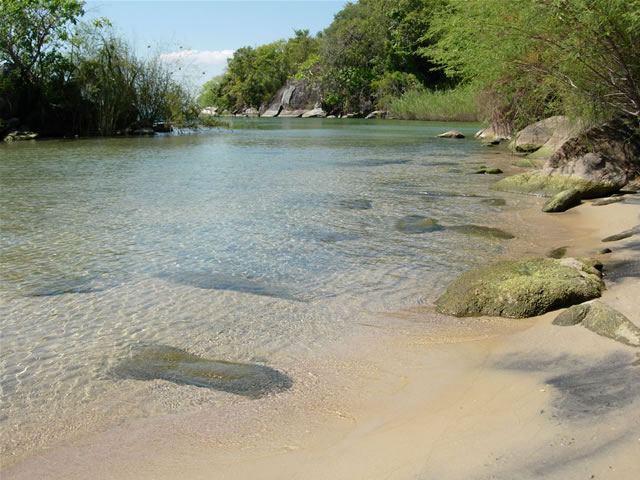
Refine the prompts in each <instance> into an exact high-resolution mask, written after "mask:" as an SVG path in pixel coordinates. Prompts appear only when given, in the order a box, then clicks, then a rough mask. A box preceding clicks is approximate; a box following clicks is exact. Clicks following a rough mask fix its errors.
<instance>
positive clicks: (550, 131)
mask: <svg viewBox="0 0 640 480" xmlns="http://www.w3.org/2000/svg"><path fill="white" fill-rule="evenodd" d="M580 129H581V125H580V124H579V123H578V122H572V121H571V120H570V119H569V118H568V117H565V116H561V115H558V116H555V117H549V118H545V119H544V120H540V121H539V122H536V123H534V124H531V125H529V126H527V127H525V128H524V129H522V130H520V131H519V132H518V133H517V134H516V135H515V136H514V138H513V141H512V142H511V144H510V147H511V149H512V150H515V151H516V152H519V153H529V154H530V156H531V157H533V158H549V157H550V156H551V155H552V154H553V153H554V152H555V151H556V150H557V149H558V148H560V146H561V145H563V144H564V143H565V142H566V141H567V140H569V139H570V138H572V137H573V136H575V135H577V134H578V133H579V132H580Z"/></svg>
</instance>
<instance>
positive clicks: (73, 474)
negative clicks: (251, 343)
mask: <svg viewBox="0 0 640 480" xmlns="http://www.w3.org/2000/svg"><path fill="white" fill-rule="evenodd" d="M511 198H517V196H513V197H511ZM634 198H637V195H636V196H634ZM638 210H639V208H638V204H637V203H636V204H632V203H626V202H625V203H617V204H612V205H606V206H601V207H593V206H592V205H591V202H586V203H584V204H583V205H581V206H579V207H576V208H574V209H572V210H569V211H567V212H564V213H561V214H544V213H542V212H540V211H539V207H532V208H527V209H524V210H517V211H512V212H510V213H507V214H504V215H508V216H511V221H509V227H511V226H513V228H515V229H516V230H519V231H520V232H525V231H529V232H539V231H543V232H545V236H544V237H542V236H535V235H533V236H528V237H526V239H527V240H526V242H524V244H523V245H520V247H518V249H517V250H519V252H516V251H515V250H514V251H509V250H508V252H507V254H508V255H509V256H513V255H520V256H527V255H529V256H530V255H536V254H537V255H544V253H545V252H546V251H548V250H549V249H551V248H556V247H560V246H565V245H566V246H568V247H569V248H568V252H567V256H597V255H596V253H597V251H598V250H599V249H600V248H603V246H611V248H612V249H613V250H614V251H613V253H611V254H608V255H603V256H601V257H600V259H601V260H602V261H603V263H604V264H605V272H606V273H607V275H608V276H607V277H605V281H606V283H607V290H606V291H605V293H604V295H603V297H602V300H603V301H604V302H605V303H607V304H609V305H611V306H612V307H614V308H616V309H618V310H619V311H620V312H622V313H623V314H625V315H626V316H627V317H628V318H629V319H630V320H632V321H633V322H634V323H636V324H640V318H638V313H637V312H636V310H637V307H636V302H635V298H634V295H637V293H635V292H637V291H638V287H640V280H638V278H637V277H636V276H634V274H633V271H634V269H633V268H631V269H629V268H627V269H626V270H625V268H624V267H625V265H626V266H628V265H634V264H635V265H637V263H638V261H640V252H638V247H637V243H634V239H633V237H632V238H631V239H627V240H622V241H619V242H614V244H602V243H601V242H600V240H601V239H602V238H605V237H606V236H609V235H611V234H615V233H619V232H620V231H623V230H626V229H628V228H631V227H633V226H634V225H636V224H637V223H638ZM547 233H548V235H547ZM610 266H613V270H612V269H611V267H610ZM627 270H629V271H630V272H628V271H627ZM620 272H621V273H620ZM557 313H558V311H555V312H550V313H548V314H545V315H542V316H540V317H535V318H531V319H524V320H511V319H497V318H489V317H477V318H471V319H469V318H466V319H465V318H462V319H459V318H453V317H443V316H441V315H438V314H436V313H435V312H434V311H433V308H432V307H428V306H422V307H421V306H417V307H410V308H407V309H404V310H402V311H399V312H390V313H376V314H375V315H373V319H374V321H373V322H372V323H371V324H369V325H362V326H361V327H360V328H358V329H357V330H358V332H357V338H354V339H353V342H351V341H346V342H345V343H347V344H348V345H344V346H343V347H342V349H340V350H339V351H336V352H332V353H331V354H330V355H327V358H326V359H319V361H318V364H317V365H314V366H313V367H312V368H309V369H308V371H306V372H305V373H306V374H307V375H308V377H309V380H308V381H304V382H301V383H302V384H301V385H299V386H298V387H296V388H295V389H294V391H292V392H291V394H290V395H291V397H289V398H288V396H289V394H287V395H283V396H273V397H269V398H266V399H264V401H260V402H247V403H246V404H243V405H242V406H241V408H240V409H239V410H241V411H240V412H237V411H234V409H232V408H219V409H218V410H216V411H212V410H211V409H204V410H202V411H201V412H198V413H191V414H177V415H170V416H165V417H161V418H147V419H142V420H140V421H136V422H134V423H133V424H125V425H122V426H117V427H114V428H111V429H110V430H108V431H106V432H104V433H99V434H96V435H92V436H91V437H90V438H80V439H76V440H74V441H71V442H67V443H65V444H63V445H59V446H58V447H55V448H52V449H50V450H46V451H44V452H40V453H39V454H36V455H35V456H33V457H30V458H29V459H27V460H26V461H24V462H22V463H18V464H16V465H14V466H12V467H9V468H7V469H6V470H5V471H3V472H2V473H3V478H6V479H19V478H38V477H41V478H45V477H46V478H66V479H73V478H87V476H91V477H93V478H132V479H133V478H160V479H162V478H167V479H168V478H178V477H179V478H186V479H199V478H274V479H275V478H302V477H304V478H311V479H313V478H318V479H320V478H345V479H346V478H349V479H357V478H363V479H364V478H368V479H369V478H416V477H418V478H460V479H462V478H465V479H466V478H505V479H506V478H509V479H512V478H530V477H531V476H535V475H534V474H536V475H541V476H544V478H563V479H572V478H576V479H577V478H585V475H586V478H589V476H590V475H595V478H617V479H620V478H622V479H625V478H634V472H635V467H636V465H635V463H634V459H635V455H636V453H635V452H637V451H638V449H639V448H640V437H638V435H637V431H640V415H638V413H639V412H640V401H639V400H640V388H635V387H633V385H634V384H640V381H639V380H640V368H639V367H633V366H631V364H632V362H633V360H634V358H635V357H634V356H635V355H636V353H637V349H634V348H632V347H627V346H625V345H622V344H620V343H618V342H615V341H613V340H610V339H606V338H602V337H599V336H597V335H596V334H595V333H592V332H590V331H588V330H586V329H584V328H582V327H580V326H574V327H570V328H566V327H565V328H562V327H555V326H552V325H551V321H552V320H553V319H554V318H555V316H556V315H557ZM306 367H307V366H305V368H306ZM585 380H588V383H589V384H590V385H592V386H594V388H596V390H595V391H593V392H591V394H590V395H587V396H586V397H585V396H583V397H584V398H583V397H580V395H578V394H576V392H579V391H580V388H579V387H578V386H577V385H580V381H582V382H584V381H585ZM576 381H578V384H576V383H575V382H576ZM572 382H574V383H572ZM572 385H573V387H572ZM609 390H613V391H615V392H616V393H617V395H615V396H614V397H613V401H612V399H611V398H609V396H607V392H608V391H609ZM587 393H588V392H587ZM315 394H317V396H315ZM602 398H604V399H605V400H606V402H609V404H610V405H607V403H606V402H605V403H602V401H601V400H602ZM236 407H237V405H236ZM581 410H582V411H581ZM514 432H517V434H514Z"/></svg>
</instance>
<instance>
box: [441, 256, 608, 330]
mask: <svg viewBox="0 0 640 480" xmlns="http://www.w3.org/2000/svg"><path fill="white" fill-rule="evenodd" d="M601 266H602V265H601V264H600V263H599V262H598V261H597V260H594V259H586V258H580V259H576V258H564V259H561V260H556V259H552V258H532V259H526V260H517V261H503V262H499V263H496V264H494V265H489V266H487V267H483V268H479V269H476V270H472V271H470V272H467V273H464V274H462V275H461V276H460V277H458V279H456V280H455V281H454V282H453V283H452V284H451V285H449V288H448V289H447V291H446V292H445V294H444V295H442V296H441V297H440V298H439V299H438V300H437V302H436V309H437V311H438V312H440V313H444V314H447V315H455V316H458V317H463V316H473V315H492V316H502V317H510V318H525V317H532V316H536V315H541V314H543V313H545V312H548V311H551V310H555V309H557V308H564V307H568V306H571V305H575V304H577V303H582V302H585V301H587V300H591V299H593V298H596V297H599V296H600V295H601V294H602V290H603V289H604V282H603V281H602V279H601V274H600V271H599V270H598V268H600V267H601Z"/></svg>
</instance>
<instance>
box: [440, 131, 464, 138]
mask: <svg viewBox="0 0 640 480" xmlns="http://www.w3.org/2000/svg"><path fill="white" fill-rule="evenodd" d="M436 137H438V138H464V135H463V134H462V133H460V132H459V131H458V130H449V131H448V132H444V133H441V134H439V135H436Z"/></svg>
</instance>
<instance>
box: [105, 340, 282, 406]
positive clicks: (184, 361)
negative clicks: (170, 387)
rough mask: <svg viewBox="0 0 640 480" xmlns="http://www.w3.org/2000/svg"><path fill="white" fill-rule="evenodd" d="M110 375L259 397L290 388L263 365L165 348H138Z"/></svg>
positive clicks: (275, 373)
mask: <svg viewBox="0 0 640 480" xmlns="http://www.w3.org/2000/svg"><path fill="white" fill-rule="evenodd" d="M112 373H113V374H114V375H115V376H117V377H119V378H125V379H133V380H156V379H158V380H167V381H169V382H173V383H177V384H179V385H194V386H196V387H203V388H211V389H214V390H220V391H223V392H228V393H234V394H236V395H243V396H245V397H249V398H260V397H263V396H265V395H267V394H269V393H278V392H282V391H285V390H287V389H289V388H291V386H292V384H293V382H292V380H291V378H289V377H288V376H287V375H285V374H283V373H281V372H279V371H277V370H274V369H273V368H270V367H266V366H264V365H256V364H250V363H236V362H227V361H223V360H207V359H205V358H202V357H199V356H197V355H193V354H191V353H188V352H186V351H184V350H182V349H180V348H176V347H171V346H167V345H150V346H143V347H140V348H138V349H136V350H134V352H133V353H132V355H131V356H130V358H127V359H126V360H124V361H122V362H121V363H120V364H119V365H118V366H117V367H115V368H114V369H113V371H112Z"/></svg>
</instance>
